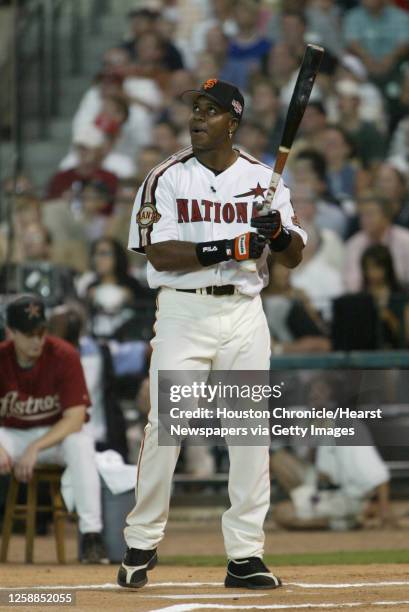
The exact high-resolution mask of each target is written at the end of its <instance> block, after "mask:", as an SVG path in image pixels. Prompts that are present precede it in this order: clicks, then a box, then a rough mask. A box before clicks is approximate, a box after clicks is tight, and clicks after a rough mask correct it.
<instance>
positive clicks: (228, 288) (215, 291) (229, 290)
mask: <svg viewBox="0 0 409 612" xmlns="http://www.w3.org/2000/svg"><path fill="white" fill-rule="evenodd" d="M176 291H184V292H185V293H199V294H200V295H204V294H207V295H234V294H235V293H237V290H236V287H235V286H234V285H222V286H220V287H217V286H215V285H213V286H211V287H201V288H200V289H176Z"/></svg>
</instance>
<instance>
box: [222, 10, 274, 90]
mask: <svg viewBox="0 0 409 612" xmlns="http://www.w3.org/2000/svg"><path fill="white" fill-rule="evenodd" d="M259 12H260V5H259V3H258V2H257V0H237V3H236V6H235V19H236V24H237V27H238V32H237V34H236V35H235V36H233V37H231V39H230V45H229V52H228V57H229V59H230V60H231V64H232V63H233V62H234V63H236V64H237V65H238V66H239V67H240V70H241V79H240V82H236V83H235V84H236V85H237V87H239V88H240V89H244V90H247V89H248V84H249V80H250V78H251V76H252V75H253V74H255V73H257V72H260V70H261V65H262V62H263V61H264V60H265V59H266V58H267V56H268V53H269V51H270V48H271V42H270V41H269V40H268V39H267V38H265V37H264V36H263V35H261V34H260V32H259V30H258V18H259Z"/></svg>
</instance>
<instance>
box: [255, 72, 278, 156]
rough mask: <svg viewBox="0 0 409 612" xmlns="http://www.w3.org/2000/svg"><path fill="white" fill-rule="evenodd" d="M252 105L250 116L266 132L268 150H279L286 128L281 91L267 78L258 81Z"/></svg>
mask: <svg viewBox="0 0 409 612" xmlns="http://www.w3.org/2000/svg"><path fill="white" fill-rule="evenodd" d="M250 94H251V105H250V111H249V116H250V118H251V119H253V120H255V121H257V122H258V123H259V125H261V126H262V127H263V129H264V131H265V134H266V137H267V150H268V151H271V152H275V151H277V150H278V146H279V144H280V139H281V135H282V132H283V128H284V117H283V113H282V111H281V109H280V98H279V91H278V90H277V89H276V87H274V85H272V84H271V82H270V81H269V80H268V79H266V78H260V79H257V80H256V81H255V82H254V83H253V85H252V87H251V90H250Z"/></svg>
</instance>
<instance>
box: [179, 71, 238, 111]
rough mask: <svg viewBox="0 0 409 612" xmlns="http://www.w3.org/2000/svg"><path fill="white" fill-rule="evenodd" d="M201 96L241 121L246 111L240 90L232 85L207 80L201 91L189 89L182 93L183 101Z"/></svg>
mask: <svg viewBox="0 0 409 612" xmlns="http://www.w3.org/2000/svg"><path fill="white" fill-rule="evenodd" d="M199 96H206V98H210V99H211V100H213V101H214V102H216V104H218V105H219V106H220V107H221V108H224V109H225V110H226V111H229V112H230V113H231V114H232V115H233V117H236V119H238V120H239V121H240V119H241V118H242V116H243V111H244V98H243V95H242V93H241V92H240V90H239V89H238V88H237V87H236V86H235V85H232V84H231V83H227V82H226V81H219V79H207V81H205V82H204V83H203V85H201V86H200V89H188V90H187V91H184V92H183V93H182V96H181V98H182V100H186V99H188V98H189V99H190V100H194V99H195V98H198V97H199Z"/></svg>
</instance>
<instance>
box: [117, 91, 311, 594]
mask: <svg viewBox="0 0 409 612" xmlns="http://www.w3.org/2000/svg"><path fill="white" fill-rule="evenodd" d="M184 98H185V99H188V100H189V102H190V103H191V108H192V112H191V119H190V134H191V142H192V146H191V147H187V148H185V149H183V150H181V151H180V152H179V153H176V154H175V155H173V156H172V157H170V158H169V159H167V160H166V161H164V162H163V163H162V164H160V165H159V166H157V167H156V168H154V169H153V170H152V171H151V172H150V174H148V176H147V177H146V179H145V181H144V183H143V185H142V186H141V188H140V190H139V191H138V194H137V196H136V200H135V204H134V210H133V213H132V221H131V227H130V237H129V248H130V249H132V250H134V251H136V252H139V253H144V254H146V256H147V258H148V281H149V284H150V286H151V287H152V288H160V292H159V296H158V310H157V316H156V325H155V337H154V339H153V341H152V347H153V353H152V359H151V370H150V395H151V412H150V415H149V423H148V425H147V426H146V429H145V436H144V441H143V445H142V448H141V452H140V455H139V460H138V468H137V474H138V475H137V483H136V505H135V507H134V509H133V510H132V512H131V513H130V514H129V515H128V517H127V527H126V528H125V540H126V543H127V545H128V548H127V551H126V553H125V557H124V560H123V563H122V565H121V567H120V569H119V573H118V583H119V584H120V585H121V586H124V587H134V588H135V587H141V586H143V585H144V584H146V582H147V570H150V569H152V568H153V567H154V566H155V564H156V562H157V553H156V549H157V546H158V544H159V542H160V541H161V539H162V537H163V535H164V529H165V525H166V521H167V517H168V508H169V498H170V492H171V480H172V476H173V472H174V468H175V465H176V461H177V458H178V454H179V450H180V449H179V447H165V446H159V445H158V388H157V387H158V370H201V371H202V372H203V371H210V370H249V369H250V370H268V369H269V365H270V334H269V331H268V326H267V322H266V318H265V315H264V312H263V309H262V305H261V299H260V296H259V293H260V291H261V289H262V288H263V287H264V286H265V285H266V283H267V280H268V270H267V265H266V262H267V257H268V255H269V253H270V252H271V253H272V254H273V256H274V258H275V259H276V260H277V261H279V262H281V263H283V264H284V265H286V266H288V267H294V266H296V265H297V264H298V263H299V262H300V260H301V257H302V249H303V246H304V243H305V241H306V235H305V232H304V231H303V230H302V229H301V228H300V227H299V225H298V224H297V223H296V222H294V221H296V219H295V218H294V211H293V208H292V206H291V203H290V194H289V190H288V189H287V187H285V185H284V184H283V183H280V185H279V187H278V190H277V192H276V197H275V200H274V208H275V210H271V212H270V213H269V214H268V215H266V216H263V217H257V214H256V208H257V204H258V203H262V202H263V198H264V195H265V194H266V192H267V188H268V185H269V183H270V179H271V174H272V170H271V168H270V167H268V166H266V165H264V164H262V163H261V162H259V161H258V160H257V159H255V158H253V157H251V156H250V155H247V154H246V153H244V152H242V151H240V150H238V149H236V148H234V147H233V146H232V138H233V136H234V134H235V132H236V130H237V128H238V127H239V124H240V120H241V118H242V115H243V110H244V100H243V96H242V95H241V93H240V91H239V90H238V89H237V88H236V87H234V86H233V85H231V84H229V83H226V82H223V81H219V80H217V79H210V80H208V81H206V82H205V83H204V84H203V85H202V86H201V88H200V89H199V90H194V91H189V92H185V94H184ZM247 260H253V261H255V262H256V271H251V269H250V270H249V269H248V268H250V266H247V267H246V266H243V265H242V262H245V261H247ZM229 456H230V473H229V496H230V502H231V507H230V508H229V509H228V510H227V511H226V512H225V513H224V515H223V519H222V529H223V536H224V543H225V549H226V553H227V557H228V564H227V576H226V579H225V586H226V587H245V588H249V589H273V588H276V587H278V586H279V585H280V584H281V582H280V579H279V578H277V577H276V576H274V575H273V574H271V573H270V571H269V570H268V568H267V567H266V566H265V565H264V563H263V560H262V558H263V547H264V532H263V523H264V519H265V515H266V513H267V510H268V507H269V501H270V480H269V455H268V447H267V446H246V447H244V446H243V447H241V446H230V447H229Z"/></svg>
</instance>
